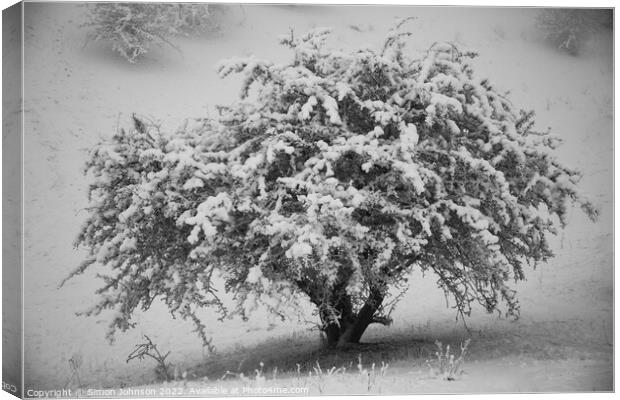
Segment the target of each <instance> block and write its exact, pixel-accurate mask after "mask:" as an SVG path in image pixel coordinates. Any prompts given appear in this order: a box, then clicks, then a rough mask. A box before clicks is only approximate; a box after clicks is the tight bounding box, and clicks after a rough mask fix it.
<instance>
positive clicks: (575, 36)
mask: <svg viewBox="0 0 620 400" xmlns="http://www.w3.org/2000/svg"><path fill="white" fill-rule="evenodd" d="M537 22H538V26H539V28H540V29H541V30H542V31H543V33H544V35H545V39H546V40H548V41H549V42H550V43H552V44H553V45H554V46H557V47H558V48H559V49H563V50H566V51H567V52H569V53H570V54H573V55H576V54H577V53H579V51H580V49H581V48H582V47H583V44H584V43H585V41H586V40H588V39H589V38H591V37H592V35H593V34H595V33H596V32H598V31H599V30H601V28H604V27H607V28H611V27H612V25H613V11H612V10H598V9H584V8H573V9H571V8H550V9H544V10H542V11H541V12H540V14H539V15H538V21H537Z"/></svg>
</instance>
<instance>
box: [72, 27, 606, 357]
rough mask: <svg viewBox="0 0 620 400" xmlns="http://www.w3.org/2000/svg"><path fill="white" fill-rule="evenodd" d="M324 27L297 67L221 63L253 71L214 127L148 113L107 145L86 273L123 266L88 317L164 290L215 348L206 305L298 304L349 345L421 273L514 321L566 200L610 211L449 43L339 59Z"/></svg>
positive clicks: (396, 43)
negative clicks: (522, 284)
mask: <svg viewBox="0 0 620 400" xmlns="http://www.w3.org/2000/svg"><path fill="white" fill-rule="evenodd" d="M328 35H329V30H328V29H316V30H314V31H312V32H310V33H308V34H306V35H303V36H300V37H295V36H294V35H293V34H292V33H291V35H289V36H286V37H283V38H282V39H281V42H282V43H283V44H284V45H285V46H288V47H290V49H291V51H292V53H293V57H292V59H291V61H290V62H289V63H286V64H276V63H273V62H270V61H268V60H260V59H257V58H253V57H250V58H239V59H234V60H228V61H226V62H223V63H222V64H221V65H220V66H219V67H218V71H219V73H220V75H221V76H222V77H225V76H227V75H229V74H233V73H235V74H242V76H243V77H244V79H243V84H242V90H241V94H240V97H239V99H238V101H236V102H235V103H234V104H231V105H229V106H221V107H219V114H218V116H217V117H216V118H209V119H203V120H199V121H194V122H193V123H192V124H191V126H189V125H186V126H184V127H183V128H182V129H180V130H179V131H178V132H175V133H173V134H167V133H165V132H160V131H159V130H158V129H156V127H155V126H154V125H151V124H148V123H146V122H144V121H142V120H140V119H138V118H137V117H135V116H134V126H133V128H132V129H130V130H127V131H126V130H121V131H120V132H117V133H116V134H115V135H114V137H113V138H112V139H111V140H110V141H105V142H103V143H101V144H100V145H98V146H97V147H96V148H94V149H93V151H92V153H91V157H90V160H89V162H88V165H87V168H86V170H87V171H89V173H90V174H91V175H92V178H93V181H92V182H93V183H92V185H91V187H90V200H91V208H90V209H89V210H90V214H89V217H88V220H87V221H86V223H85V224H84V227H83V229H82V231H81V234H80V235H79V237H78V239H77V244H78V245H83V246H86V247H87V248H88V249H89V251H90V255H91V257H90V258H88V259H87V260H86V261H85V262H84V263H83V264H82V265H80V266H79V268H77V269H76V270H75V271H74V273H73V274H72V275H75V274H79V273H81V272H83V271H84V270H85V269H86V268H88V267H89V266H91V265H93V264H102V265H105V266H107V267H108V271H109V273H107V274H106V275H105V276H104V277H103V279H104V282H105V285H104V286H103V287H102V288H101V289H100V290H99V294H100V295H101V298H100V301H99V302H98V303H97V304H96V305H95V306H94V307H93V308H92V309H90V310H88V311H87V312H86V314H97V313H99V312H101V311H102V310H104V309H113V310H115V311H116V313H115V316H114V318H113V320H112V322H111V325H110V328H111V330H110V333H113V332H114V331H115V330H117V329H121V330H125V329H127V328H129V327H131V326H132V320H131V317H132V314H133V312H134V310H136V309H137V308H142V309H145V310H146V309H148V308H149V307H150V305H151V303H152V302H153V301H154V299H156V298H161V299H162V300H163V301H164V302H165V303H166V304H167V305H168V307H169V308H170V309H171V311H172V312H173V313H179V314H180V315H181V316H182V317H184V318H190V319H193V320H194V322H195V323H196V326H197V329H198V332H199V333H200V334H201V336H202V337H203V339H204V340H205V341H207V340H208V338H207V337H206V335H205V330H204V325H203V324H202V323H201V322H200V319H199V318H198V317H197V316H196V311H197V309H200V308H203V307H213V308H214V309H215V310H217V311H218V312H220V313H221V315H222V316H229V315H241V316H245V314H246V307H247V306H248V304H254V303H256V302H258V303H260V304H263V305H265V306H266V307H268V308H269V309H270V310H271V311H273V312H275V313H280V306H281V305H282V304H287V303H294V302H296V299H297V298H298V297H299V296H304V297H306V298H307V299H309V300H310V302H312V304H313V305H314V306H315V307H316V311H317V312H318V315H319V317H320V320H321V326H322V329H323V330H324V332H325V334H326V335H327V338H328V342H329V343H330V344H333V345H336V344H344V343H349V342H357V341H359V339H360V337H361V336H362V334H363V332H364V330H365V329H366V327H367V326H368V325H369V324H371V323H374V322H379V323H388V322H389V309H387V307H386V299H387V297H388V296H389V295H390V293H394V288H396V289H398V288H405V287H406V285H407V278H408V276H409V275H410V274H411V272H412V270H413V269H414V268H418V269H421V270H422V271H425V272H427V273H433V274H434V275H435V276H436V279H437V284H438V286H439V288H441V289H443V290H444V291H445V292H446V294H448V295H450V296H452V297H453V298H454V300H455V304H456V308H457V311H458V312H459V313H460V314H462V315H467V314H469V313H470V311H471V306H472V304H474V303H480V304H482V306H484V308H485V309H486V310H488V311H489V312H492V311H495V310H500V309H504V307H503V306H502V303H503V304H505V306H506V307H505V310H506V313H507V314H508V315H518V311H519V307H518V302H517V299H516V297H515V292H514V291H513V290H512V289H511V287H510V286H509V281H511V280H520V279H523V278H524V264H525V263H530V262H538V261H545V260H547V259H548V258H549V257H550V256H552V251H551V248H550V246H549V243H548V241H547V236H546V235H547V234H548V233H552V234H555V233H556V229H558V228H561V227H563V226H564V224H565V222H566V220H565V214H566V211H567V208H568V207H570V206H571V204H572V203H577V204H579V205H581V206H582V207H583V208H584V210H585V211H586V212H587V213H588V215H590V216H591V217H594V216H595V214H596V211H595V209H594V208H593V207H592V206H591V205H590V203H589V202H587V201H586V200H584V199H583V198H582V197H581V196H580V194H579V193H578V191H577V188H576V184H577V182H578V180H579V173H578V172H577V171H574V170H571V169H569V168H567V167H565V166H563V165H561V164H560V163H559V162H558V161H557V160H556V158H555V157H554V156H553V149H554V148H555V146H556V145H557V144H558V140H557V139H556V138H553V137H551V136H550V135H549V134H548V133H547V132H536V131H535V130H534V122H533V112H524V111H520V110H518V109H517V108H516V107H515V106H513V104H512V103H511V102H510V100H509V98H508V97H507V95H506V94H502V93H500V92H498V91H497V90H496V89H495V88H494V87H493V86H492V85H491V83H490V82H489V81H488V80H486V79H478V78H476V77H475V75H474V71H473V68H472V66H471V64H470V62H469V61H470V59H471V58H472V57H474V56H475V54H473V53H463V52H461V51H460V50H459V49H458V48H457V47H456V46H454V45H453V44H450V43H435V44H433V45H432V46H431V47H430V48H429V49H428V51H427V52H426V54H425V55H424V56H423V57H421V58H415V59H414V58H412V57H409V56H408V53H407V51H405V49H406V47H405V43H406V39H407V36H408V33H406V32H403V31H402V30H401V25H399V26H398V27H397V28H395V29H393V30H392V31H391V32H390V34H389V35H388V37H387V39H386V41H385V44H384V46H383V47H382V48H381V49H378V50H373V49H360V50H356V51H352V52H344V51H338V50H334V49H331V48H328V46H327V45H326V41H327V38H328ZM220 280H221V282H223V284H224V287H225V289H226V291H227V292H229V293H232V294H233V296H234V303H232V304H224V302H223V301H221V300H220V299H219V297H218V294H217V290H216V286H217V285H216V284H215V283H214V282H216V281H220Z"/></svg>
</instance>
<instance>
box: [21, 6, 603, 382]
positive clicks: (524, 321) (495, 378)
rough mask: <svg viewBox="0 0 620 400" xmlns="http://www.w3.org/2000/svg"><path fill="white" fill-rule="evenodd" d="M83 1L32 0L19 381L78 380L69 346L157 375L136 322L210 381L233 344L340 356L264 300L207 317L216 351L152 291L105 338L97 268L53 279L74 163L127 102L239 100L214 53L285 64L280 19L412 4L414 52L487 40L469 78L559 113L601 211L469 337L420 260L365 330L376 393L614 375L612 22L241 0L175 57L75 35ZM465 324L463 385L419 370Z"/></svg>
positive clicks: (165, 108)
mask: <svg viewBox="0 0 620 400" xmlns="http://www.w3.org/2000/svg"><path fill="white" fill-rule="evenodd" d="M83 13H84V8H82V7H79V6H77V5H75V4H61V3H52V4H34V3H27V4H26V21H25V43H26V54H25V113H26V115H25V127H24V130H25V187H26V188H25V199H24V200H25V210H26V211H25V305H24V306H25V374H26V380H25V382H26V388H35V389H58V388H63V387H72V388H76V387H77V386H78V382H77V377H76V375H75V374H74V373H73V372H72V370H71V369H70V368H69V363H68V360H69V359H70V358H74V359H75V358H78V357H81V358H82V360H83V362H82V365H81V366H80V368H79V371H78V374H79V379H80V383H81V384H82V386H84V387H91V388H102V387H116V388H119V387H122V386H132V387H135V386H138V385H144V384H149V383H151V382H152V381H153V379H154V374H153V368H152V367H153V365H152V364H151V363H149V362H147V361H144V362H143V363H139V362H133V363H130V364H127V363H125V359H126V356H127V354H128V353H129V352H130V351H131V350H132V349H133V347H134V345H135V344H137V343H139V341H140V337H141V335H142V334H148V335H149V336H151V337H152V338H153V340H154V342H156V343H157V344H158V345H159V346H160V348H161V349H163V350H165V351H167V350H170V351H171V352H172V353H171V356H170V357H171V361H172V362H173V363H175V364H176V365H178V366H179V368H180V369H181V370H186V369H187V370H189V371H190V377H191V376H192V374H195V375H196V376H197V378H201V377H202V375H204V374H207V375H208V376H209V377H210V378H213V377H214V375H213V374H218V373H221V370H222V369H224V370H225V369H226V368H232V367H231V364H232V363H235V362H236V363H238V362H240V360H242V359H243V358H245V359H246V360H247V361H246V363H248V364H247V365H250V363H254V364H253V365H254V366H251V368H252V369H253V368H256V365H257V364H258V362H260V361H264V362H265V364H266V369H267V370H269V371H272V370H273V368H274V367H275V366H278V365H285V364H287V362H288V363H289V364H288V365H289V367H291V369H290V370H291V371H293V370H294V368H295V367H294V363H293V364H290V361H291V360H293V359H294V360H299V361H297V362H300V364H303V363H304V362H305V363H306V364H304V365H308V366H309V365H310V364H312V363H314V361H315V358H317V359H318V358H321V360H322V362H324V363H327V364H323V365H324V366H327V367H331V365H330V363H331V364H333V365H336V366H337V367H339V366H342V365H345V364H346V365H348V364H349V358H350V357H349V356H351V355H350V354H349V355H339V356H337V357H331V358H330V356H328V355H325V354H323V353H320V352H318V353H317V347H318V345H319V343H318V335H317V333H316V332H307V326H306V325H303V324H300V323H299V322H297V321H291V322H287V323H282V322H279V321H276V320H273V319H271V318H270V317H269V316H268V315H266V314H264V313H256V315H254V316H253V317H252V319H251V320H250V321H249V322H246V323H244V322H242V321H240V320H232V321H226V322H224V323H220V322H217V321H216V320H215V319H214V318H213V317H210V315H209V314H208V313H205V320H206V321H207V322H208V323H207V325H208V330H209V332H210V334H211V335H212V336H213V339H214V344H215V345H216V347H217V349H218V352H219V355H218V356H217V357H209V356H208V355H207V354H206V353H205V352H204V351H203V350H202V348H201V345H200V340H199V339H198V337H197V336H196V335H195V334H193V333H192V332H191V331H192V326H191V324H190V323H186V322H183V321H180V320H173V319H172V318H171V317H170V315H169V314H168V313H167V311H166V309H165V308H163V307H161V306H159V305H156V306H154V307H153V308H152V309H151V310H150V311H149V312H147V313H144V314H141V315H139V316H137V318H136V321H138V322H139V325H138V327H137V328H136V329H135V330H133V331H130V332H127V333H124V334H119V335H118V336H117V340H116V342H115V343H114V344H113V345H110V344H108V343H107V342H106V340H105V338H104V334H105V328H106V325H107V320H106V316H105V315H101V316H100V317H98V318H77V317H75V315H74V313H75V312H77V311H80V310H83V309H84V308H86V307H88V306H89V305H90V304H92V303H93V302H94V300H95V295H94V293H93V292H94V290H95V289H96V288H97V287H98V284H99V282H98V281H97V279H96V278H95V276H94V273H93V272H91V273H88V274H85V275H84V276H81V277H78V278H77V279H74V280H72V281H70V282H68V283H67V284H66V285H65V286H64V287H63V288H61V289H58V284H59V283H60V281H61V280H62V279H63V278H64V277H65V276H66V275H67V274H68V272H69V271H70V270H72V269H73V268H74V267H75V266H76V265H77V264H78V263H79V262H80V261H81V260H82V259H83V257H84V255H85V252H84V251H83V250H75V249H74V248H73V246H72V242H73V240H74V238H75V235H76V234H77V232H78V230H79V227H80V224H81V223H82V221H83V220H84V219H85V215H86V214H85V211H84V207H85V206H86V204H87V203H86V188H87V184H88V182H87V181H86V180H85V178H84V177H83V176H82V175H81V169H82V166H83V164H84V162H85V159H86V155H87V149H88V148H89V147H90V146H92V145H94V144H95V143H96V142H97V141H98V139H99V138H100V137H106V136H110V135H111V134H112V133H113V132H114V131H115V129H116V128H117V126H118V125H119V124H120V125H121V126H122V125H126V124H128V118H129V117H130V115H131V113H132V112H136V113H137V114H140V115H144V116H148V117H151V118H154V119H157V120H160V121H161V122H162V123H163V125H164V127H169V128H171V129H173V128H175V127H176V126H178V125H180V124H181V123H182V122H183V119H185V118H187V117H199V116H202V115H205V114H206V113H207V112H208V110H209V109H210V107H213V106H214V105H216V104H226V103H228V102H230V101H232V100H233V99H234V98H235V96H236V95H237V93H238V88H239V84H238V81H236V80H235V79H234V78H233V79H227V80H224V81H222V80H220V79H218V78H217V76H216V73H215V70H214V65H215V64H216V63H217V62H218V61H219V60H221V59H223V58H227V57H232V56H238V55H248V54H255V55H256V56H257V57H264V58H270V59H274V60H282V61H284V60H286V57H288V54H287V52H286V50H285V49H284V48H282V47H280V46H279V45H278V44H277V40H276V37H277V36H278V35H280V34H283V33H286V32H288V30H289V27H293V28H294V29H295V31H296V32H300V33H301V32H305V31H307V30H308V29H310V28H312V27H316V26H331V27H333V28H335V32H334V37H333V40H332V43H333V44H334V45H337V46H338V47H345V48H353V47H359V46H377V45H379V44H380V43H381V39H382V37H383V34H384V33H385V32H387V30H388V28H389V27H390V26H391V25H392V23H393V21H394V18H395V17H403V16H409V15H411V16H416V17H417V18H418V19H417V21H416V22H415V23H413V24H412V25H411V26H412V31H413V32H414V36H413V38H412V46H411V48H412V49H416V50H417V51H424V50H425V49H427V48H428V47H429V46H430V45H431V44H432V43H433V42H435V41H440V40H448V41H453V42H455V43H456V44H458V45H459V46H462V47H470V48H472V49H475V50H477V51H479V53H480V56H479V58H478V59H477V61H476V62H475V65H476V71H477V74H478V76H479V77H489V78H490V79H491V81H492V82H494V83H495V84H496V86H498V87H501V88H504V89H505V90H510V91H511V96H512V99H513V101H514V102H515V103H516V104H517V105H519V106H523V107H524V108H533V109H535V110H536V112H537V115H538V118H537V121H538V125H539V128H541V129H545V128H546V127H551V128H552V131H553V132H554V133H555V134H557V135H559V136H561V137H562V138H563V139H564V140H565V145H564V146H563V147H562V148H561V150H560V158H561V159H562V160H563V161H564V162H566V163H568V164H569V165H571V166H574V167H578V168H580V169H581V170H582V171H583V172H584V178H583V181H582V185H583V188H584V190H585V191H586V192H587V193H588V194H589V195H590V196H591V197H592V199H593V200H594V201H595V203H596V204H597V205H599V207H600V209H601V218H600V220H599V222H597V223H590V222H588V221H587V220H586V218H585V217H584V216H583V215H582V214H581V213H580V211H579V210H574V213H572V215H571V217H570V225H569V228H568V229H567V230H566V231H565V232H563V233H562V234H561V235H560V236H559V237H557V238H555V239H554V247H555V250H556V253H557V257H556V258H554V259H553V260H552V261H551V262H549V263H548V264H547V265H541V266H540V267H539V268H538V269H536V270H532V271H529V274H527V276H528V278H529V280H528V281H526V282H522V283H519V284H518V285H516V288H517V289H518V291H519V293H520V300H521V310H522V318H521V319H520V320H519V321H517V322H510V321H505V320H500V319H498V318H497V316H493V315H491V316H489V315H486V314H484V313H483V312H482V311H480V310H476V311H475V312H474V314H473V315H472V318H471V320H469V321H468V325H469V327H470V328H472V329H473V331H472V332H471V333H468V332H467V331H466V330H465V329H464V328H463V324H462V323H460V322H458V323H457V322H454V317H455V315H454V311H453V310H451V309H446V307H445V300H444V297H443V294H442V293H441V292H440V291H438V290H437V289H436V288H435V282H434V279H433V277H432V276H427V277H425V278H424V279H422V277H421V276H420V275H416V274H414V276H413V277H412V279H411V282H412V286H411V289H410V290H409V292H408V294H407V296H406V297H405V298H404V299H403V301H402V303H401V305H400V307H399V308H398V310H397V312H396V314H395V315H394V317H395V321H396V324H395V325H394V326H392V327H390V328H373V329H370V330H369V332H368V333H367V336H365V340H366V341H367V342H381V343H389V344H390V345H389V346H388V347H389V348H388V349H385V348H377V349H376V350H377V351H373V352H371V353H369V355H368V357H369V359H372V360H376V361H377V362H378V363H379V364H380V360H382V358H381V357H382V354H384V355H387V356H389V358H390V359H391V360H392V361H391V369H390V372H388V374H387V375H386V376H385V377H381V379H379V380H378V382H380V384H377V385H376V386H375V389H374V390H375V392H376V390H379V391H380V392H382V393H388V392H390V393H396V392H399V393H406V392H485V391H549V390H552V391H562V390H572V391H576V390H585V391H589V390H611V389H612V387H613V375H612V363H613V347H612V344H613V334H612V332H613V301H612V300H613V279H612V276H613V271H612V251H613V248H612V246H613V241H612V233H613V229H612V226H613V225H612V211H613V208H612V207H613V203H612V187H613V183H612V173H613V172H612V171H613V169H612V163H613V136H612V135H613V125H612V124H613V120H612V118H613V108H612V107H613V106H612V104H613V86H612V76H613V68H612V65H613V64H612V63H613V58H612V45H611V41H612V38H611V34H609V35H608V37H599V38H598V39H597V40H596V41H593V42H592V43H590V44H589V46H588V48H587V49H586V51H584V52H583V53H582V54H581V55H580V56H579V57H573V56H569V55H567V54H564V53H562V52H559V51H557V50H555V49H553V48H551V47H548V46H547V45H544V44H542V43H541V42H540V41H539V40H538V38H537V35H536V34H535V32H534V30H533V29H532V26H533V22H534V16H535V13H536V10H533V9H529V10H523V9H508V10H494V9H480V8H468V9H454V8H441V9H437V8H435V9H432V8H405V7H369V6H366V7H329V8H327V7H290V6H245V7H244V9H243V10H242V9H241V8H239V7H237V6H235V7H234V8H233V10H232V13H233V16H232V17H231V21H232V23H231V24H230V27H229V29H228V31H227V32H225V33H223V34H221V35H220V36H214V37H210V38H200V39H190V38H187V39H178V40H176V43H177V44H178V46H179V47H180V48H181V50H182V55H180V54H179V53H177V52H176V51H175V50H174V49H172V48H161V49H156V50H154V51H152V52H151V53H149V56H148V58H147V59H146V60H144V62H142V63H140V64H137V65H130V64H128V63H127V62H126V61H125V60H124V59H122V58H120V57H118V56H117V55H116V54H115V53H113V52H112V50H111V49H109V48H108V46H106V45H105V44H102V43H88V44H87V45H86V46H84V40H85V37H86V31H85V28H81V27H80V24H81V22H83ZM343 21H346V22H343ZM308 318H310V315H309V316H308ZM466 336H472V340H473V341H472V354H471V357H470V358H469V359H468V360H469V361H470V362H468V363H467V364H466V370H467V374H466V375H464V376H463V377H462V378H461V379H459V381H457V382H446V381H441V380H436V379H435V380H433V379H430V380H429V379H426V378H424V377H425V376H426V375H427V373H428V369H427V367H426V366H424V364H423V360H422V363H420V357H422V359H423V358H424V357H425V356H426V355H428V353H425V351H427V349H428V346H427V345H428V342H432V340H434V339H435V338H440V339H442V340H443V341H444V342H453V343H457V342H458V341H459V340H461V339H462V338H463V337H466ZM420 340H426V341H427V342H420ZM420 343H423V344H420ZM416 352H417V353H416ZM227 354H228V355H227ZM243 354H245V355H243ZM399 354H404V355H403V356H402V357H400V358H399V356H398V355H399ZM315 356H316V357H315ZM313 357H315V358H313ZM348 357H349V358H348ZM352 357H353V359H356V357H357V353H356V354H354V355H352ZM339 363H340V365H339ZM248 368H250V367H248ZM252 369H250V370H252ZM201 374H202V375H201ZM209 374H211V375H209ZM412 376H413V377H419V378H420V379H411V377H412ZM280 379H281V382H280V383H282V384H287V382H288V381H286V380H287V379H289V380H294V379H299V378H295V377H294V376H292V377H291V376H288V377H287V376H286V374H284V375H283V376H282V377H281V378H280ZM333 379H334V381H333V382H332V381H325V384H324V385H323V387H321V382H319V381H316V380H315V381H312V382H310V383H307V385H309V386H310V388H311V391H312V392H313V393H319V391H320V390H323V391H324V393H342V392H348V391H347V390H348V389H347V388H349V387H356V388H357V387H363V385H361V386H360V385H359V382H357V381H356V379H359V378H358V377H356V376H355V375H350V376H349V375H344V376H342V377H339V378H333ZM198 382H200V381H196V382H195V384H196V385H204V383H198ZM298 383H299V382H298ZM229 384H232V383H229ZM378 388H382V389H378ZM356 390H357V389H356ZM360 390H361V389H360ZM362 392H364V393H365V391H362Z"/></svg>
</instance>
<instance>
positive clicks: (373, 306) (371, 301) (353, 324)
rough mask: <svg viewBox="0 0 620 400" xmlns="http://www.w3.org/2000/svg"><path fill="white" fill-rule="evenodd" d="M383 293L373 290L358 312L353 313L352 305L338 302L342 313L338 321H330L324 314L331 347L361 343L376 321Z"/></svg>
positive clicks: (326, 332) (325, 327)
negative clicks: (368, 329)
mask: <svg viewBox="0 0 620 400" xmlns="http://www.w3.org/2000/svg"><path fill="white" fill-rule="evenodd" d="M382 301H383V295H382V294H381V293H380V292H379V291H375V290H373V291H371V293H370V296H369V297H368V300H367V301H366V303H364V306H363V307H362V308H361V309H360V311H359V312H358V313H357V314H354V313H352V311H351V310H352V305H351V304H350V302H349V303H348V304H342V302H340V304H338V305H339V306H340V307H337V308H336V310H337V311H338V312H339V313H340V317H339V318H338V321H337V322H336V321H333V320H332V321H328V320H327V318H325V317H323V316H322V319H323V323H324V332H325V336H326V337H327V345H328V346H329V347H342V346H346V345H347V344H355V343H359V342H360V339H361V338H362V335H363V334H364V332H365V331H366V329H367V328H368V326H369V325H370V324H371V323H373V322H376V320H375V318H374V317H375V313H376V312H377V310H378V309H379V307H380V306H381V303H382Z"/></svg>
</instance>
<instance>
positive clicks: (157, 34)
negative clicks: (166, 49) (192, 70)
mask: <svg viewBox="0 0 620 400" xmlns="http://www.w3.org/2000/svg"><path fill="white" fill-rule="evenodd" d="M221 7H222V6H217V5H215V6H214V5H208V4H175V3H94V4H93V5H90V6H89V21H88V22H87V23H86V25H87V26H90V27H92V31H91V32H90V34H89V38H90V39H92V40H108V41H110V42H112V47H113V49H114V50H115V51H117V52H119V53H120V54H121V55H122V56H123V57H125V58H126V59H127V60H128V61H129V62H131V63H135V62H136V61H137V60H139V59H140V57H142V56H143V55H144V54H146V53H147V52H148V51H149V49H150V48H151V45H152V44H153V43H156V44H159V45H161V44H168V45H171V46H173V47H175V46H174V45H173V44H172V43H171V42H170V41H169V40H168V37H169V36H171V35H178V34H182V35H189V34H197V33H205V32H209V31H214V30H217V29H218V26H219V25H218V22H217V20H218V15H219V14H221V12H222V8H221ZM175 48H176V47H175Z"/></svg>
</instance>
